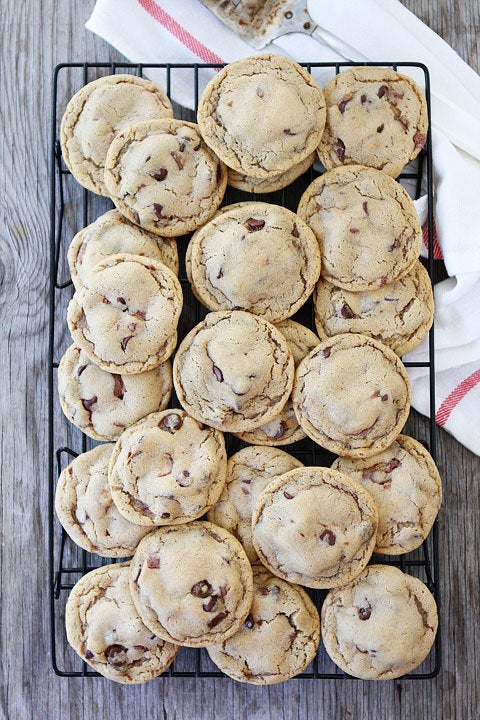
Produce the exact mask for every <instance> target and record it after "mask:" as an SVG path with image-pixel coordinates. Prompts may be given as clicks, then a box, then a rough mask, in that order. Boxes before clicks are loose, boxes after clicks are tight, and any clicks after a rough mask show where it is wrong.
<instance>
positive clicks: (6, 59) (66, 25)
mask: <svg viewBox="0 0 480 720" xmlns="http://www.w3.org/2000/svg"><path fill="white" fill-rule="evenodd" d="M384 1H386V0H384ZM404 4H405V5H407V7H409V8H410V9H411V10H413V11H414V12H416V14H417V15H418V16H419V17H421V19H422V20H424V22H426V23H427V24H428V25H430V27H432V28H433V29H434V30H435V31H436V32H438V33H439V34H440V35H441V36H442V37H444V38H445V39H446V40H447V41H448V42H449V43H450V44H451V45H452V46H453V47H454V48H455V49H456V50H457V51H458V52H459V54H460V55H461V56H462V57H463V58H464V59H465V60H466V61H467V62H468V63H469V64H470V65H471V66H472V67H473V68H475V69H476V70H477V71H478V69H479V44H478V40H479V28H480V8H479V3H478V0H457V1H455V0H441V1H440V2H438V1H437V0H405V2H404ZM93 6H94V0H84V1H83V2H74V1H73V0H70V2H65V3H57V2H54V1H53V0H43V2H37V1H36V0H25V1H24V2H23V3H21V4H20V5H19V3H18V2H15V0H4V2H3V7H2V35H1V37H2V51H1V52H2V67H1V86H0V92H1V106H0V107H1V117H2V135H3V138H2V140H3V141H2V155H1V163H0V189H1V196H2V220H3V222H2V227H1V255H0V279H1V282H2V293H1V300H0V326H1V334H2V342H1V344H0V355H1V380H2V382H1V392H0V404H1V409H2V418H3V424H2V433H1V468H2V474H1V500H2V515H1V546H0V547H1V550H0V553H1V555H0V565H1V587H0V593H1V603H0V607H1V610H0V612H1V621H0V633H1V634H0V643H1V644H0V651H1V669H0V676H1V689H0V717H1V718H2V719H3V718H5V719H8V720H26V719H27V718H34V719H35V720H39V719H40V718H41V719H43V718H48V719H49V720H56V719H57V718H58V719H60V718H61V719H62V720H69V719H70V718H72V719H74V718H84V719H89V718H108V719H110V718H111V719H112V720H113V719H115V720H119V719H122V720H123V719H125V720H126V719H127V718H128V719H129V720H144V719H146V718H149V720H156V719H157V718H159V719H161V720H166V719H167V718H168V720H170V719H171V720H173V719H174V718H176V719H177V720H199V719H200V718H218V720H220V719H223V718H225V719H227V718H228V720H237V719H240V718H242V719H243V718H248V719H249V720H254V719H255V720H256V719H258V720H266V719H267V718H268V719H272V720H287V719H288V720H291V719H293V718H302V719H303V718H312V719H313V718H316V719H317V718H318V719H319V720H320V719H321V718H326V719H327V718H328V720H334V719H336V718H338V719H341V720H357V718H358V720H364V719H365V720H379V719H380V718H385V719H388V720H396V719H397V718H398V719H400V718H401V719H402V720H403V718H408V719H409V720H417V719H418V720H420V719H423V718H432V719H433V718H441V719H442V720H454V719H455V718H462V720H467V719H469V718H472V719H473V718H478V717H479V709H478V708H479V700H480V697H479V673H478V657H479V656H480V652H479V651H480V647H479V615H480V613H479V610H480V609H479V592H478V587H479V576H480V567H479V553H478V547H479V545H480V538H479V527H480V522H479V512H478V508H479V487H480V484H479V479H478V477H476V476H477V475H479V474H480V473H479V471H480V460H479V458H477V457H475V456H474V455H473V454H472V453H470V452H469V451H468V450H466V449H465V448H463V447H462V446H461V445H460V444H459V443H457V442H456V441H455V440H454V439H453V438H452V437H451V436H450V435H448V434H447V433H445V432H443V431H441V430H440V431H439V462H438V464H439V468H440V472H441V474H442V476H443V481H444V496H445V499H444V504H443V508H442V511H441V515H440V576H441V586H442V599H443V604H442V608H441V619H440V621H441V626H442V631H443V668H442V670H441V672H440V674H439V676H438V677H437V678H435V679H434V680H429V681H422V682H412V681H403V682H396V681H389V682H381V683H373V682H371V683H367V682H362V681H345V680H342V681H336V682H332V681H315V680H312V681H303V682H299V681H295V680H293V681H290V682H288V683H285V684H283V685H280V686H273V687H271V688H255V687H250V686H244V685H240V684H237V683H234V682H233V681H230V680H227V679H220V680H211V679H205V680H195V679H177V678H161V679H158V680H155V681H153V682H151V683H148V684H146V685H144V686H139V687H123V686H119V685H116V684H114V683H110V682H108V681H106V680H104V679H98V678H86V679H82V678H80V679H76V678H75V679H63V678H59V677H56V676H55V675H54V674H53V672H52V671H51V670H50V658H49V639H48V632H49V626H48V622H49V618H48V591H47V524H48V523H47V520H48V507H47V506H48V503H47V487H48V482H47V348H48V281H47V278H48V263H49V243H48V231H49V200H48V188H49V180H48V160H49V118H50V77H51V72H52V68H53V66H54V65H55V64H56V63H58V62H64V61H83V60H86V59H89V60H109V61H110V60H121V56H120V55H119V54H118V53H117V52H116V51H114V50H113V49H112V48H111V47H110V46H109V45H107V44H106V43H104V42H103V41H102V40H100V39H99V38H97V37H96V36H94V35H93V34H92V33H90V32H87V31H86V30H85V28H84V23H85V21H86V19H87V18H88V17H89V14H90V12H91V10H92V8H93ZM20 8H21V9H20ZM414 423H418V427H419V428H422V427H423V428H424V427H425V421H424V420H423V419H422V418H420V417H419V416H415V417H414Z"/></svg>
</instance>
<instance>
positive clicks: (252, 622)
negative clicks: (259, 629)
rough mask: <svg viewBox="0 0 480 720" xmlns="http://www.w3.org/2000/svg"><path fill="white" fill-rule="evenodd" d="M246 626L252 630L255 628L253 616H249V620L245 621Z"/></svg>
mask: <svg viewBox="0 0 480 720" xmlns="http://www.w3.org/2000/svg"><path fill="white" fill-rule="evenodd" d="M244 625H245V627H247V628H249V629H250V630H251V629H252V628H253V626H254V625H255V622H254V620H253V617H252V615H251V614H250V615H247V618H246V620H245V622H244Z"/></svg>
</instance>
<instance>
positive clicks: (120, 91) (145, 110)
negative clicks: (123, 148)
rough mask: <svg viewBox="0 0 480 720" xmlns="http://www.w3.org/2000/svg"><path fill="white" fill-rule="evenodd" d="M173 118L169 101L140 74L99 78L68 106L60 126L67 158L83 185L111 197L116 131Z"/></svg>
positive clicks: (77, 95) (80, 92) (68, 164)
mask: <svg viewBox="0 0 480 720" xmlns="http://www.w3.org/2000/svg"><path fill="white" fill-rule="evenodd" d="M171 117H173V109H172V105H171V103H170V100H169V99H168V97H167V96H166V94H165V93H164V92H163V90H161V89H160V88H159V87H157V86H156V85H154V84H153V83H151V82H150V81H149V80H145V79H144V78H140V77H136V76H135V75H107V76H106V77H102V78H98V80H94V81H93V82H90V83H88V85H85V86H84V87H82V89H81V90H79V91H78V92H77V94H76V95H74V96H73V98H72V99H71V100H70V102H69V103H68V105H67V109H66V110H65V114H64V116H63V118H62V124H61V128H60V141H61V144H62V153H63V159H64V160H65V162H66V164H67V167H68V168H69V170H70V171H71V173H72V175H73V176H74V177H75V179H76V180H77V181H78V182H79V183H80V185H83V186H84V187H86V188H87V189H88V190H92V192H95V193H98V194H99V195H107V196H108V192H107V189H106V187H105V185H104V182H103V170H104V166H105V157H106V154H107V150H108V148H109V145H110V143H111V142H112V140H113V138H114V137H115V135H116V133H118V132H119V131H120V130H123V129H124V128H126V127H130V125H133V124H134V123H137V122H140V121H141V120H150V119H152V120H153V119H155V118H157V119H159V118H171Z"/></svg>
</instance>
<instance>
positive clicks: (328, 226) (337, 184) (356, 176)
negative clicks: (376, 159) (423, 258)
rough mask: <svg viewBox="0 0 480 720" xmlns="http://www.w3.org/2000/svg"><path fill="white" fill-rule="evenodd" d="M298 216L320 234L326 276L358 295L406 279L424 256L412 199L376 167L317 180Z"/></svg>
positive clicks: (344, 170) (340, 170)
mask: <svg viewBox="0 0 480 720" xmlns="http://www.w3.org/2000/svg"><path fill="white" fill-rule="evenodd" d="M297 212H298V214H299V215H300V217H302V218H303V219H304V220H305V221H306V222H307V224H308V225H309V226H310V227H311V228H312V230H313V232H314V233H315V235H316V237H317V239H318V242H319V245H320V251H321V253H322V278H323V279H324V280H328V281H329V282H331V283H333V284H334V285H336V286H337V287H342V288H345V289H346V290H351V291H352V292H358V291H361V290H373V289H376V288H382V287H383V286H384V285H387V284H389V283H392V282H394V281H395V280H398V279H399V278H401V277H403V276H404V275H406V274H407V273H408V272H409V270H410V269H411V268H412V267H413V265H414V263H415V262H416V261H417V259H418V256H419V255H420V249H421V246H422V228H421V227H420V223H419V221H418V216H417V212H416V210H415V206H414V204H413V201H412V200H411V198H410V197H409V195H408V193H407V192H406V190H404V188H403V187H402V186H401V185H400V183H398V182H397V181H396V180H394V179H393V178H391V177H389V176H388V175H385V174H384V173H381V172H379V171H378V170H375V169H373V168H367V167H362V166H358V165H352V166H349V167H343V168H335V169H334V170H331V171H329V172H327V173H325V174H324V175H322V176H321V177H319V178H317V179H316V180H314V181H313V183H312V184H311V185H309V187H308V188H307V189H306V191H305V192H304V194H303V195H302V197H301V199H300V204H299V206H298V211H297Z"/></svg>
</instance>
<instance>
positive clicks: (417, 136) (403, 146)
mask: <svg viewBox="0 0 480 720" xmlns="http://www.w3.org/2000/svg"><path fill="white" fill-rule="evenodd" d="M324 92H325V100H326V104H327V122H326V126H325V132H324V134H323V136H322V139H321V142H320V144H319V146H318V150H317V152H318V156H319V158H320V160H321V161H322V163H323V164H324V165H325V167H326V168H327V170H329V169H330V168H333V167H336V166H339V165H352V164H353V165H369V166H370V167H374V168H377V169H378V170H382V172H384V173H388V175H391V176H392V177H397V175H399V174H400V173H401V171H402V169H403V167H404V166H405V165H406V164H407V163H408V162H410V160H413V159H414V158H415V157H416V156H417V155H418V153H419V152H420V150H421V149H422V148H423V146H424V145H425V143H426V140H427V131H428V111H427V103H426V100H425V96H424V94H423V92H422V91H421V90H420V88H419V87H418V85H417V84H416V83H415V82H414V81H413V80H412V79H411V78H409V77H406V76H405V75H400V73H397V72H395V71H394V70H389V69H387V68H378V67H356V68H352V69H350V70H344V71H343V72H341V73H339V74H338V75H337V76H336V77H335V78H334V79H333V80H331V82H329V83H328V85H327V86H326V87H325V89H324Z"/></svg>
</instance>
